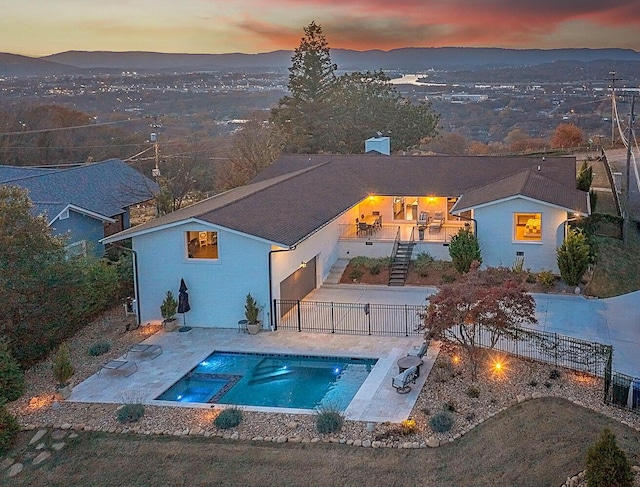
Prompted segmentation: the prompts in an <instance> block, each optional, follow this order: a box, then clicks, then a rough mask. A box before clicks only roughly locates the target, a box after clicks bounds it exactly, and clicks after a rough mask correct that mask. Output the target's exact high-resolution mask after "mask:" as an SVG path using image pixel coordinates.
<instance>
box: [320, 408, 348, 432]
mask: <svg viewBox="0 0 640 487" xmlns="http://www.w3.org/2000/svg"><path fill="white" fill-rule="evenodd" d="M343 424H344V416H343V415H342V412H341V411H340V410H338V409H337V408H332V407H322V408H320V409H318V410H317V411H316V429H317V430H318V433H320V434H328V433H335V432H336V431H340V429H341V428H342V425H343Z"/></svg>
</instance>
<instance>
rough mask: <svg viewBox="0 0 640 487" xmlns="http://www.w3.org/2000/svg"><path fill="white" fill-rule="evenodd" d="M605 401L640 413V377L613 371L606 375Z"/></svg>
mask: <svg viewBox="0 0 640 487" xmlns="http://www.w3.org/2000/svg"><path fill="white" fill-rule="evenodd" d="M604 388H605V396H604V402H605V403H607V404H613V405H615V406H621V407H625V408H628V409H630V410H632V411H633V412H636V413H640V379H639V378H634V377H631V376H630V375H625V374H621V373H620V372H612V373H611V374H609V375H607V376H605V386H604Z"/></svg>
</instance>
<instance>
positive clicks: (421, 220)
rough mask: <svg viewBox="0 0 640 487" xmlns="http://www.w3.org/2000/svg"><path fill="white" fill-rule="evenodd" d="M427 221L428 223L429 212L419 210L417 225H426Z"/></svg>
mask: <svg viewBox="0 0 640 487" xmlns="http://www.w3.org/2000/svg"><path fill="white" fill-rule="evenodd" d="M427 223H429V212H428V211H421V212H420V215H419V216H418V226H419V227H426V226H427Z"/></svg>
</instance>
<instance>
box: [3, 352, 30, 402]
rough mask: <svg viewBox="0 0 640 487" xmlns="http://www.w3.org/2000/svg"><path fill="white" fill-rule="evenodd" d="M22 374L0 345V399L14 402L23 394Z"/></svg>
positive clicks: (15, 362)
mask: <svg viewBox="0 0 640 487" xmlns="http://www.w3.org/2000/svg"><path fill="white" fill-rule="evenodd" d="M25 386H26V383H25V380H24V372H23V371H22V368H21V367H20V365H19V364H18V361H17V360H16V359H14V358H13V356H12V355H11V353H10V352H9V350H8V348H7V346H6V345H5V344H1V345H0V399H1V398H4V399H6V400H7V401H15V400H16V399H18V398H19V397H21V396H22V394H24V389H25Z"/></svg>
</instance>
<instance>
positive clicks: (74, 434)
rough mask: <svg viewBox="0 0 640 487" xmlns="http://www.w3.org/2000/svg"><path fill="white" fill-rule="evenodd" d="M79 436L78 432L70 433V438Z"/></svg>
mask: <svg viewBox="0 0 640 487" xmlns="http://www.w3.org/2000/svg"><path fill="white" fill-rule="evenodd" d="M77 437H78V433H71V434H70V435H69V438H77Z"/></svg>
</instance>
